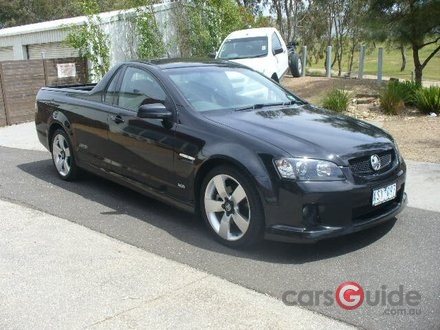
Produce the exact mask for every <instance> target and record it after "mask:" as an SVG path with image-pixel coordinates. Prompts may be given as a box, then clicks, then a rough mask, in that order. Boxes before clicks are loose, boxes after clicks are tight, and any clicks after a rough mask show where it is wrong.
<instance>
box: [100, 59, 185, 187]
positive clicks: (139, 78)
mask: <svg viewBox="0 0 440 330" xmlns="http://www.w3.org/2000/svg"><path fill="white" fill-rule="evenodd" d="M153 103H162V104H164V105H165V106H167V108H168V109H170V111H172V112H175V110H174V105H173V103H172V102H171V99H170V97H168V96H167V94H166V92H165V90H164V89H163V88H162V86H161V84H160V83H159V82H158V80H157V79H156V78H155V77H154V76H153V75H152V74H151V73H149V72H148V71H146V70H144V69H142V68H138V67H135V66H128V67H127V68H126V70H125V72H124V75H123V77H122V80H121V84H120V89H119V92H118V93H117V97H116V98H115V101H114V107H113V111H112V112H111V113H110V114H109V117H108V123H109V135H108V138H109V143H110V150H111V154H110V155H109V159H110V167H111V170H112V171H113V172H114V173H115V174H117V175H120V176H121V177H123V178H124V179H125V180H126V181H130V182H131V183H132V184H133V183H134V184H137V185H139V184H140V185H142V186H144V187H143V189H145V188H146V187H145V186H147V189H154V190H157V191H159V192H161V193H168V194H173V191H174V190H176V189H177V188H176V185H175V174H174V163H173V143H174V134H175V124H174V121H173V120H171V119H146V118H139V117H138V116H137V112H138V109H139V106H141V105H143V104H153Z"/></svg>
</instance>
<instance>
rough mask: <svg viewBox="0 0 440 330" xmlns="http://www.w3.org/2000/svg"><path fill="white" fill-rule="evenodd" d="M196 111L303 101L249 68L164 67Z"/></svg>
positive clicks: (257, 106)
mask: <svg viewBox="0 0 440 330" xmlns="http://www.w3.org/2000/svg"><path fill="white" fill-rule="evenodd" d="M165 72H166V73H167V74H168V76H169V77H170V78H171V80H172V81H173V82H174V83H175V84H176V86H177V88H178V89H179V90H180V91H181V93H182V94H183V96H184V97H185V98H186V99H187V101H188V102H189V103H190V104H191V105H192V106H193V108H194V109H195V110H197V111H200V112H203V111H212V110H224V109H233V110H247V109H248V108H250V109H255V108H262V107H265V106H275V105H278V106H279V105H287V104H293V103H295V102H301V101H300V100H299V99H297V98H296V97H295V96H294V95H293V94H291V93H289V92H287V91H286V90H284V89H283V88H282V87H280V86H279V85H277V84H276V83H275V82H273V81H272V80H271V79H269V78H266V77H264V76H262V75H261V74H259V73H257V72H254V71H252V70H250V69H246V68H231V67H222V66H207V67H198V68H195V67H187V68H175V69H168V70H165Z"/></svg>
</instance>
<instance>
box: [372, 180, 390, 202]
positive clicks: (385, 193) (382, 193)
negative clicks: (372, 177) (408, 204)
mask: <svg viewBox="0 0 440 330" xmlns="http://www.w3.org/2000/svg"><path fill="white" fill-rule="evenodd" d="M395 197H396V184H395V183H393V184H392V185H389V186H387V187H384V188H379V189H375V190H373V202H372V204H373V206H377V205H380V204H382V203H385V202H388V201H390V200H392V199H394V198H395Z"/></svg>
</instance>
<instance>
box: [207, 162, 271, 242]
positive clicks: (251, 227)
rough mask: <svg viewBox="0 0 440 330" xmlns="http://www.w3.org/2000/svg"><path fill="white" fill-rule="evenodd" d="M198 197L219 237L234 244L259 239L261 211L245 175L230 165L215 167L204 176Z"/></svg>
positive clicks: (209, 222)
mask: <svg viewBox="0 0 440 330" xmlns="http://www.w3.org/2000/svg"><path fill="white" fill-rule="evenodd" d="M200 199H201V200H200V205H201V213H202V217H203V218H204V220H205V222H206V223H207V225H208V228H209V229H210V230H211V232H212V233H213V235H214V237H215V238H216V239H217V240H218V241H220V242H221V243H223V244H225V245H228V246H234V247H237V246H249V245H252V244H254V243H256V242H258V241H259V240H261V238H262V236H263V229H264V214H263V211H262V207H261V203H260V200H259V197H258V193H257V191H256V188H255V187H254V185H253V184H252V182H251V181H250V180H249V179H248V177H247V176H245V175H243V174H241V173H240V172H239V171H237V170H236V169H235V168H233V167H229V166H220V167H216V168H214V169H213V170H211V171H210V172H209V173H208V175H207V176H206V177H205V179H204V181H203V183H202V189H201V194H200Z"/></svg>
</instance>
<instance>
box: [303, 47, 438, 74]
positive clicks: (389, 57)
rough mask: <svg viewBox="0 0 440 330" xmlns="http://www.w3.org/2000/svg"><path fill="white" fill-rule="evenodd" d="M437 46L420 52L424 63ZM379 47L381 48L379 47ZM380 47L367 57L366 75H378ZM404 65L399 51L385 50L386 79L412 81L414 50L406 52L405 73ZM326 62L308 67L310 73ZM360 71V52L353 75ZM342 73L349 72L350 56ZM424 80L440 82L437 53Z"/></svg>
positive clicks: (356, 57)
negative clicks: (401, 67)
mask: <svg viewBox="0 0 440 330" xmlns="http://www.w3.org/2000/svg"><path fill="white" fill-rule="evenodd" d="M436 46H437V45H430V46H427V47H424V48H423V49H422V50H421V51H420V52H419V55H420V59H421V61H424V60H425V59H426V58H427V57H428V55H429V54H430V53H431V51H433V50H434V49H435V47H436ZM378 47H379V46H378ZM378 47H376V49H374V50H372V51H368V50H367V53H366V55H365V66H364V74H367V75H377V62H378V60H377V59H378ZM401 64H402V58H401V55H400V51H399V50H398V49H394V50H387V49H386V48H384V63H383V75H384V76H386V77H393V78H398V79H400V80H410V79H411V71H414V61H413V58H412V50H411V49H407V50H406V68H405V71H403V72H400V66H401ZM324 67H325V66H324V60H321V61H319V62H318V63H317V64H312V66H311V67H308V69H309V71H310V72H314V69H321V70H322V69H324ZM358 70H359V52H356V53H355V58H354V62H353V72H352V74H353V75H355V76H357V73H358ZM333 71H337V65H336V63H335V66H333ZM342 71H344V72H346V71H348V56H347V55H345V56H344V63H343V65H342ZM423 80H440V53H437V54H436V55H435V56H434V57H433V58H432V59H431V60H430V61H429V63H428V65H427V66H426V67H425V69H424V70H423Z"/></svg>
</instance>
